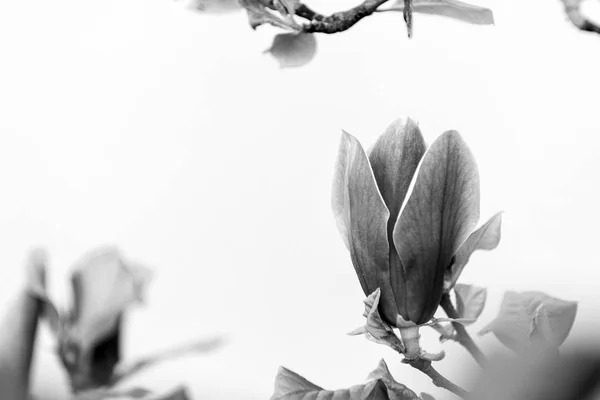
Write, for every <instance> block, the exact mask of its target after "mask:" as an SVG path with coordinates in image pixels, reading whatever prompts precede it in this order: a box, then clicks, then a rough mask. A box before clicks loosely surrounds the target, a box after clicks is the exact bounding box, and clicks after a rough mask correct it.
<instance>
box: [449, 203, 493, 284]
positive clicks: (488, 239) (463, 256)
mask: <svg viewBox="0 0 600 400" xmlns="http://www.w3.org/2000/svg"><path fill="white" fill-rule="evenodd" d="M501 227H502V213H501V212H499V213H496V214H495V215H493V216H492V218H490V219H489V220H488V221H487V222H486V223H485V224H483V225H482V226H481V227H479V228H478V229H477V230H475V232H473V233H471V234H470V235H469V237H468V238H467V240H465V242H464V243H463V244H462V245H461V246H460V248H459V249H458V251H457V252H456V254H455V256H454V262H453V263H452V266H451V267H450V268H449V269H448V270H447V271H446V273H445V275H444V290H446V291H449V290H450V289H452V288H453V287H454V285H456V282H457V281H458V278H459V277H460V274H461V273H462V271H463V269H464V268H465V266H466V265H467V263H468V262H469V259H470V258H471V254H473V252H474V251H475V250H493V249H495V248H496V247H498V245H499V244H500V238H501Z"/></svg>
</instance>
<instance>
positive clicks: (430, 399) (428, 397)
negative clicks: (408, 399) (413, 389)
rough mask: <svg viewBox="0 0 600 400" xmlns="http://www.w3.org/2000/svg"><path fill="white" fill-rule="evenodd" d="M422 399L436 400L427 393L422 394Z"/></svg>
mask: <svg viewBox="0 0 600 400" xmlns="http://www.w3.org/2000/svg"><path fill="white" fill-rule="evenodd" d="M421 399H422V400H435V397H433V396H432V395H430V394H427V393H425V392H423V393H421Z"/></svg>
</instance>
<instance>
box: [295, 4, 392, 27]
mask: <svg viewBox="0 0 600 400" xmlns="http://www.w3.org/2000/svg"><path fill="white" fill-rule="evenodd" d="M387 1H388V0H365V1H364V2H363V3H362V4H359V5H358V6H356V7H354V8H351V9H349V10H347V11H340V12H337V13H334V14H331V15H329V16H323V15H321V14H319V13H316V12H314V11H312V10H311V9H309V8H308V7H306V6H305V5H304V4H300V5H299V6H298V7H297V8H296V15H298V16H300V17H303V18H306V19H308V20H310V22H309V23H307V24H305V25H303V26H302V30H303V31H304V32H308V33H317V32H318V33H338V32H343V31H345V30H347V29H350V28H351V27H352V26H354V24H356V23H357V22H358V21H360V20H361V19H363V18H365V17H368V16H369V15H371V14H373V13H374V12H375V10H377V8H378V7H379V6H381V5H382V4H384V3H385V2H387Z"/></svg>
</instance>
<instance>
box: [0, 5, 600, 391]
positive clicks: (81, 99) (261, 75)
mask: <svg viewBox="0 0 600 400" xmlns="http://www.w3.org/2000/svg"><path fill="white" fill-rule="evenodd" d="M308 4H309V5H311V6H313V8H315V9H318V10H322V12H323V13H327V12H334V11H338V10H341V9H345V8H348V7H350V6H351V5H352V2H348V1H346V0H331V1H325V0H314V1H313V2H309V3H308ZM477 4H479V5H482V6H486V7H490V8H492V9H493V11H494V16H495V21H496V23H495V25H494V26H491V27H481V26H470V25H463V24H460V23H458V22H456V21H451V20H445V19H440V18H436V17H432V16H421V15H416V16H415V21H414V37H413V39H411V40H409V39H408V38H407V37H406V30H405V27H404V23H403V20H402V16H401V15H400V14H391V13H386V14H379V15H376V16H374V17H371V18H367V19H366V20H364V21H362V22H360V23H359V24H357V25H356V26H355V27H354V28H352V29H351V30H349V31H347V32H345V33H342V34H336V35H329V36H319V37H318V43H319V47H318V54H317V56H316V58H315V59H314V61H313V62H312V63H311V64H309V65H307V66H305V67H303V68H299V69H284V70H281V69H279V68H278V65H277V62H276V61H275V60H273V59H272V58H270V56H269V55H265V54H263V50H265V49H266V48H268V47H269V46H270V41H271V39H272V36H273V35H274V34H275V33H277V31H276V30H275V29H271V28H269V27H265V28H259V29H258V30H257V31H252V30H251V29H250V27H249V26H248V23H247V19H246V17H245V16H244V15H243V14H232V15H226V16H207V15H201V14H198V13H196V12H192V11H190V10H189V9H188V8H186V6H185V4H184V3H182V2H174V1H170V0H105V1H103V2H101V3H99V2H91V1H86V0H53V1H47V0H46V1H42V0H30V1H26V2H3V3H2V4H1V5H0V58H1V60H2V61H1V62H0V110H2V113H1V116H0V185H2V195H1V196H0V243H2V245H0V304H2V306H0V312H6V310H7V306H5V304H8V303H7V301H8V300H9V299H10V298H11V297H12V296H14V294H15V292H16V291H17V290H18V288H19V287H20V286H19V285H20V284H21V283H22V281H23V279H22V275H23V264H24V260H25V259H26V256H27V252H28V251H29V250H30V249H31V248H32V247H36V246H43V247H45V248H46V249H47V251H48V252H49V254H50V260H51V261H50V266H49V285H50V291H51V293H52V295H53V296H54V297H55V298H56V299H57V301H59V302H61V304H67V302H68V301H69V299H70V296H71V293H70V288H69V286H68V279H69V271H70V270H71V268H72V266H73V265H74V264H75V263H76V262H77V261H78V260H79V259H80V257H82V256H83V255H84V254H85V253H86V252H87V251H89V250H91V249H94V248H96V247H98V246H102V245H105V244H111V245H116V246H118V247H119V248H120V249H122V251H123V253H124V254H125V255H126V256H127V257H128V258H130V259H132V260H135V261H137V262H140V263H142V264H144V265H146V266H148V267H150V268H152V269H153V270H154V273H155V274H154V279H153V281H152V283H151V285H150V287H149V291H148V296H147V297H148V300H147V302H146V304H145V305H143V306H140V307H138V308H136V309H134V310H133V311H132V312H131V313H130V314H129V315H128V318H127V320H126V327H125V329H126V330H125V339H124V341H125V344H124V352H125V360H134V359H135V358H136V357H137V356H142V355H144V354H148V353H151V352H153V351H156V350H160V349H164V348H168V347H169V346H170V345H175V344H178V343H183V342H187V341H189V340H193V339H199V338H207V339H208V338H211V337H215V336H223V337H225V338H226V343H225V345H224V346H223V347H222V348H220V349H219V350H217V351H214V352H212V353H210V354H200V355H197V356H190V357H185V358H181V359H178V360H175V361H172V362H169V363H166V364H163V365H160V366H158V367H156V368H153V369H151V370H148V371H147V372H145V373H142V374H140V375H139V376H138V377H136V378H134V379H132V380H130V381H127V382H124V384H123V385H124V387H130V386H136V385H139V386H144V387H147V388H149V389H153V390H157V391H162V390H168V389H170V388H172V387H174V386H177V385H179V384H186V385H187V386H188V387H189V389H190V392H191V394H192V395H193V397H194V398H195V399H197V400H208V399H214V400H220V399H223V400H224V399H247V400H258V399H266V398H268V397H269V396H270V395H271V394H272V391H273V381H274V378H275V374H276V372H277V369H278V367H279V366H280V365H284V366H286V367H287V368H289V369H291V370H293V371H296V372H298V373H300V374H302V375H304V376H305V377H306V378H307V379H309V380H311V381H313V382H314V383H316V384H318V385H320V386H323V387H326V388H329V389H335V388H342V387H348V386H351V385H354V384H358V383H361V382H362V381H364V379H365V378H366V376H367V375H368V373H369V372H370V371H371V370H372V369H374V368H375V367H376V365H377V363H378V361H379V360H380V359H381V358H385V359H386V360H387V361H388V365H389V366H390V369H391V371H392V373H393V374H394V376H395V377H396V379H397V380H398V381H400V382H402V383H404V384H407V385H408V386H409V387H411V388H412V389H413V390H415V391H417V392H420V391H427V392H429V393H431V394H434V395H435V396H436V397H437V398H438V399H450V398H452V397H451V395H449V394H447V393H444V392H443V391H442V390H439V389H435V388H433V387H432V385H431V383H430V382H429V381H428V379H427V378H426V377H425V376H423V375H422V374H420V373H419V372H418V371H413V370H412V369H410V368H409V367H408V366H406V365H403V364H401V363H400V359H399V357H398V356H397V355H396V354H395V353H393V352H392V351H391V350H389V349H386V348H384V347H383V346H379V345H377V344H374V343H371V342H369V341H367V340H365V339H363V338H361V337H350V336H347V335H346V333H347V332H349V331H351V330H353V329H354V328H356V327H357V326H360V325H361V324H362V323H363V317H362V311H363V304H362V300H363V298H364V295H363V293H362V290H361V288H360V285H359V283H358V279H357V278H356V276H355V273H354V269H353V267H352V265H351V262H350V257H349V254H348V252H347V250H346V248H345V246H344V244H343V241H342V240H341V238H340V237H339V235H338V232H337V229H336V226H335V221H334V219H333V215H332V212H331V206H330V194H331V193H330V191H331V181H332V173H333V165H334V162H335V159H336V156H337V148H338V144H339V140H340V134H341V130H342V129H344V130H346V131H348V132H350V133H351V134H353V135H354V136H356V137H357V138H358V139H359V140H360V141H361V142H362V143H363V146H364V147H365V148H368V147H370V145H371V144H372V143H373V142H374V141H375V140H376V138H377V136H378V135H379V134H380V133H382V132H383V131H384V129H385V128H386V127H387V126H388V124H389V123H391V122H392V121H393V120H394V119H396V118H397V117H400V116H410V117H412V118H414V119H415V120H417V121H418V122H419V126H420V128H421V130H422V132H423V134H424V136H425V138H426V140H427V141H428V142H429V143H431V142H432V141H433V140H434V139H435V138H436V137H437V136H438V135H439V134H441V133H442V132H444V131H445V130H448V129H456V130H458V131H460V132H461V134H462V136H463V138H464V139H465V140H466V142H467V143H468V145H469V147H470V148H471V150H472V152H473V154H474V156H475V158H476V159H477V162H478V166H479V173H480V177H481V193H482V195H481V196H482V203H481V218H482V222H483V221H485V220H486V219H487V218H488V217H490V216H491V215H493V214H494V213H495V212H497V211H504V220H503V221H504V222H503V227H502V241H501V243H500V246H499V247H498V249H496V250H494V251H492V252H480V253H476V254H475V255H474V256H473V257H472V259H471V262H470V264H469V265H468V266H467V268H466V269H465V272H464V273H463V276H462V278H461V280H462V281H463V282H465V283H475V284H477V285H480V286H485V287H487V288H488V292H489V294H488V302H487V307H486V309H485V310H484V313H483V315H482V317H481V320H480V321H479V322H477V323H476V324H475V325H474V326H473V327H472V328H470V329H471V331H472V333H473V334H475V333H476V332H477V331H478V329H480V328H481V327H482V326H483V325H484V324H485V323H486V322H489V321H490V320H491V319H492V318H493V317H494V316H495V315H496V313H497V312H498V308H499V306H500V302H501V299H502V295H503V293H504V291H506V290H516V291H525V290H540V291H544V292H546V293H548V294H551V295H553V296H556V297H559V298H563V299H566V300H574V301H577V302H579V309H578V316H577V320H576V322H575V325H574V327H573V330H572V334H571V337H570V338H569V339H568V340H567V342H566V343H565V346H569V345H570V344H571V343H575V342H577V341H578V340H582V339H584V338H589V337H592V336H593V335H595V332H597V329H599V328H600V321H598V319H597V315H599V309H600V304H598V301H597V291H598V279H600V274H599V273H598V268H599V267H600V265H599V264H600V263H599V261H598V255H597V254H598V253H597V251H596V250H597V246H598V243H597V237H598V233H597V226H599V224H600V214H599V213H598V212H597V209H598V204H600V190H599V189H598V173H597V171H599V170H600V158H598V157H597V156H596V155H597V153H598V150H599V149H600V141H599V139H598V136H599V134H600V120H599V119H598V118H597V94H598V93H599V92H600V81H599V80H598V79H597V76H598V71H599V70H600V53H599V52H598V51H597V48H598V44H599V41H600V37H599V36H598V35H593V34H586V33H582V32H580V31H577V30H576V29H574V28H573V27H572V26H571V25H570V24H569V23H568V21H567V20H566V17H565V15H564V13H563V10H562V6H561V4H560V2H559V1H547V0H544V1H542V0H529V1H527V2H523V1H516V0H505V1H500V0H479V1H477ZM476 340H477V341H478V343H480V344H481V346H482V347H483V348H484V350H486V351H493V350H495V349H497V348H499V346H500V344H499V342H498V341H497V340H496V339H495V338H494V337H493V336H491V335H490V336H484V337H477V338H476ZM423 346H424V347H425V348H426V349H428V350H431V351H435V350H439V348H440V344H439V343H438V342H437V335H436V334H435V333H434V332H433V331H428V330H424V331H423ZM444 348H445V350H446V353H447V357H446V359H445V360H443V361H441V362H439V363H438V364H437V365H438V369H439V370H440V371H441V372H442V373H444V374H445V375H447V376H448V377H449V378H451V379H453V380H455V381H456V382H457V383H461V384H463V385H465V386H467V387H468V385H469V384H470V383H471V381H472V377H473V375H472V374H470V373H465V369H469V368H470V367H472V366H473V365H474V364H473V361H472V360H471V359H470V358H469V357H468V355H467V354H466V352H465V351H464V350H463V349H462V348H460V347H459V346H458V345H455V344H448V345H447V346H445V347H444ZM33 382H34V387H33V392H34V394H38V395H41V394H43V395H44V397H41V396H40V398H42V399H45V398H47V399H52V398H60V396H64V395H65V394H66V390H67V387H66V378H65V375H64V374H63V372H62V371H61V369H60V366H59V364H58V362H57V359H56V357H55V355H54V353H53V340H52V338H51V336H50V334H49V332H48V330H47V329H46V328H45V327H44V328H43V329H42V331H41V336H40V340H39V342H38V349H37V353H36V357H35V367H34V371H33Z"/></svg>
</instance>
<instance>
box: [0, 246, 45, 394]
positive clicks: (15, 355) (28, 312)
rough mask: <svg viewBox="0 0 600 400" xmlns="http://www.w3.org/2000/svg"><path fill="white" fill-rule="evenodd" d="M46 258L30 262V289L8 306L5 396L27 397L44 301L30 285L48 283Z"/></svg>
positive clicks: (0, 348) (3, 346) (0, 366)
mask: <svg viewBox="0 0 600 400" xmlns="http://www.w3.org/2000/svg"><path fill="white" fill-rule="evenodd" d="M44 263H45V258H39V257H36V254H32V256H31V257H30V259H29V260H28V263H27V274H28V282H27V288H26V289H25V290H22V291H20V292H19V295H18V297H17V299H16V301H15V302H14V303H13V304H12V305H11V306H10V307H8V308H7V311H8V313H7V314H6V315H5V316H4V318H3V320H2V329H0V393H1V394H2V398H3V399H11V400H27V399H28V398H29V375H30V369H31V360H32V357H33V350H34V347H35V339H36V333H37V325H38V316H39V314H40V312H41V311H42V302H41V301H39V300H38V299H37V298H36V297H35V296H34V295H33V294H32V293H31V291H30V290H29V287H31V286H36V285H40V284H41V285H42V287H43V285H44V273H45V264H44Z"/></svg>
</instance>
